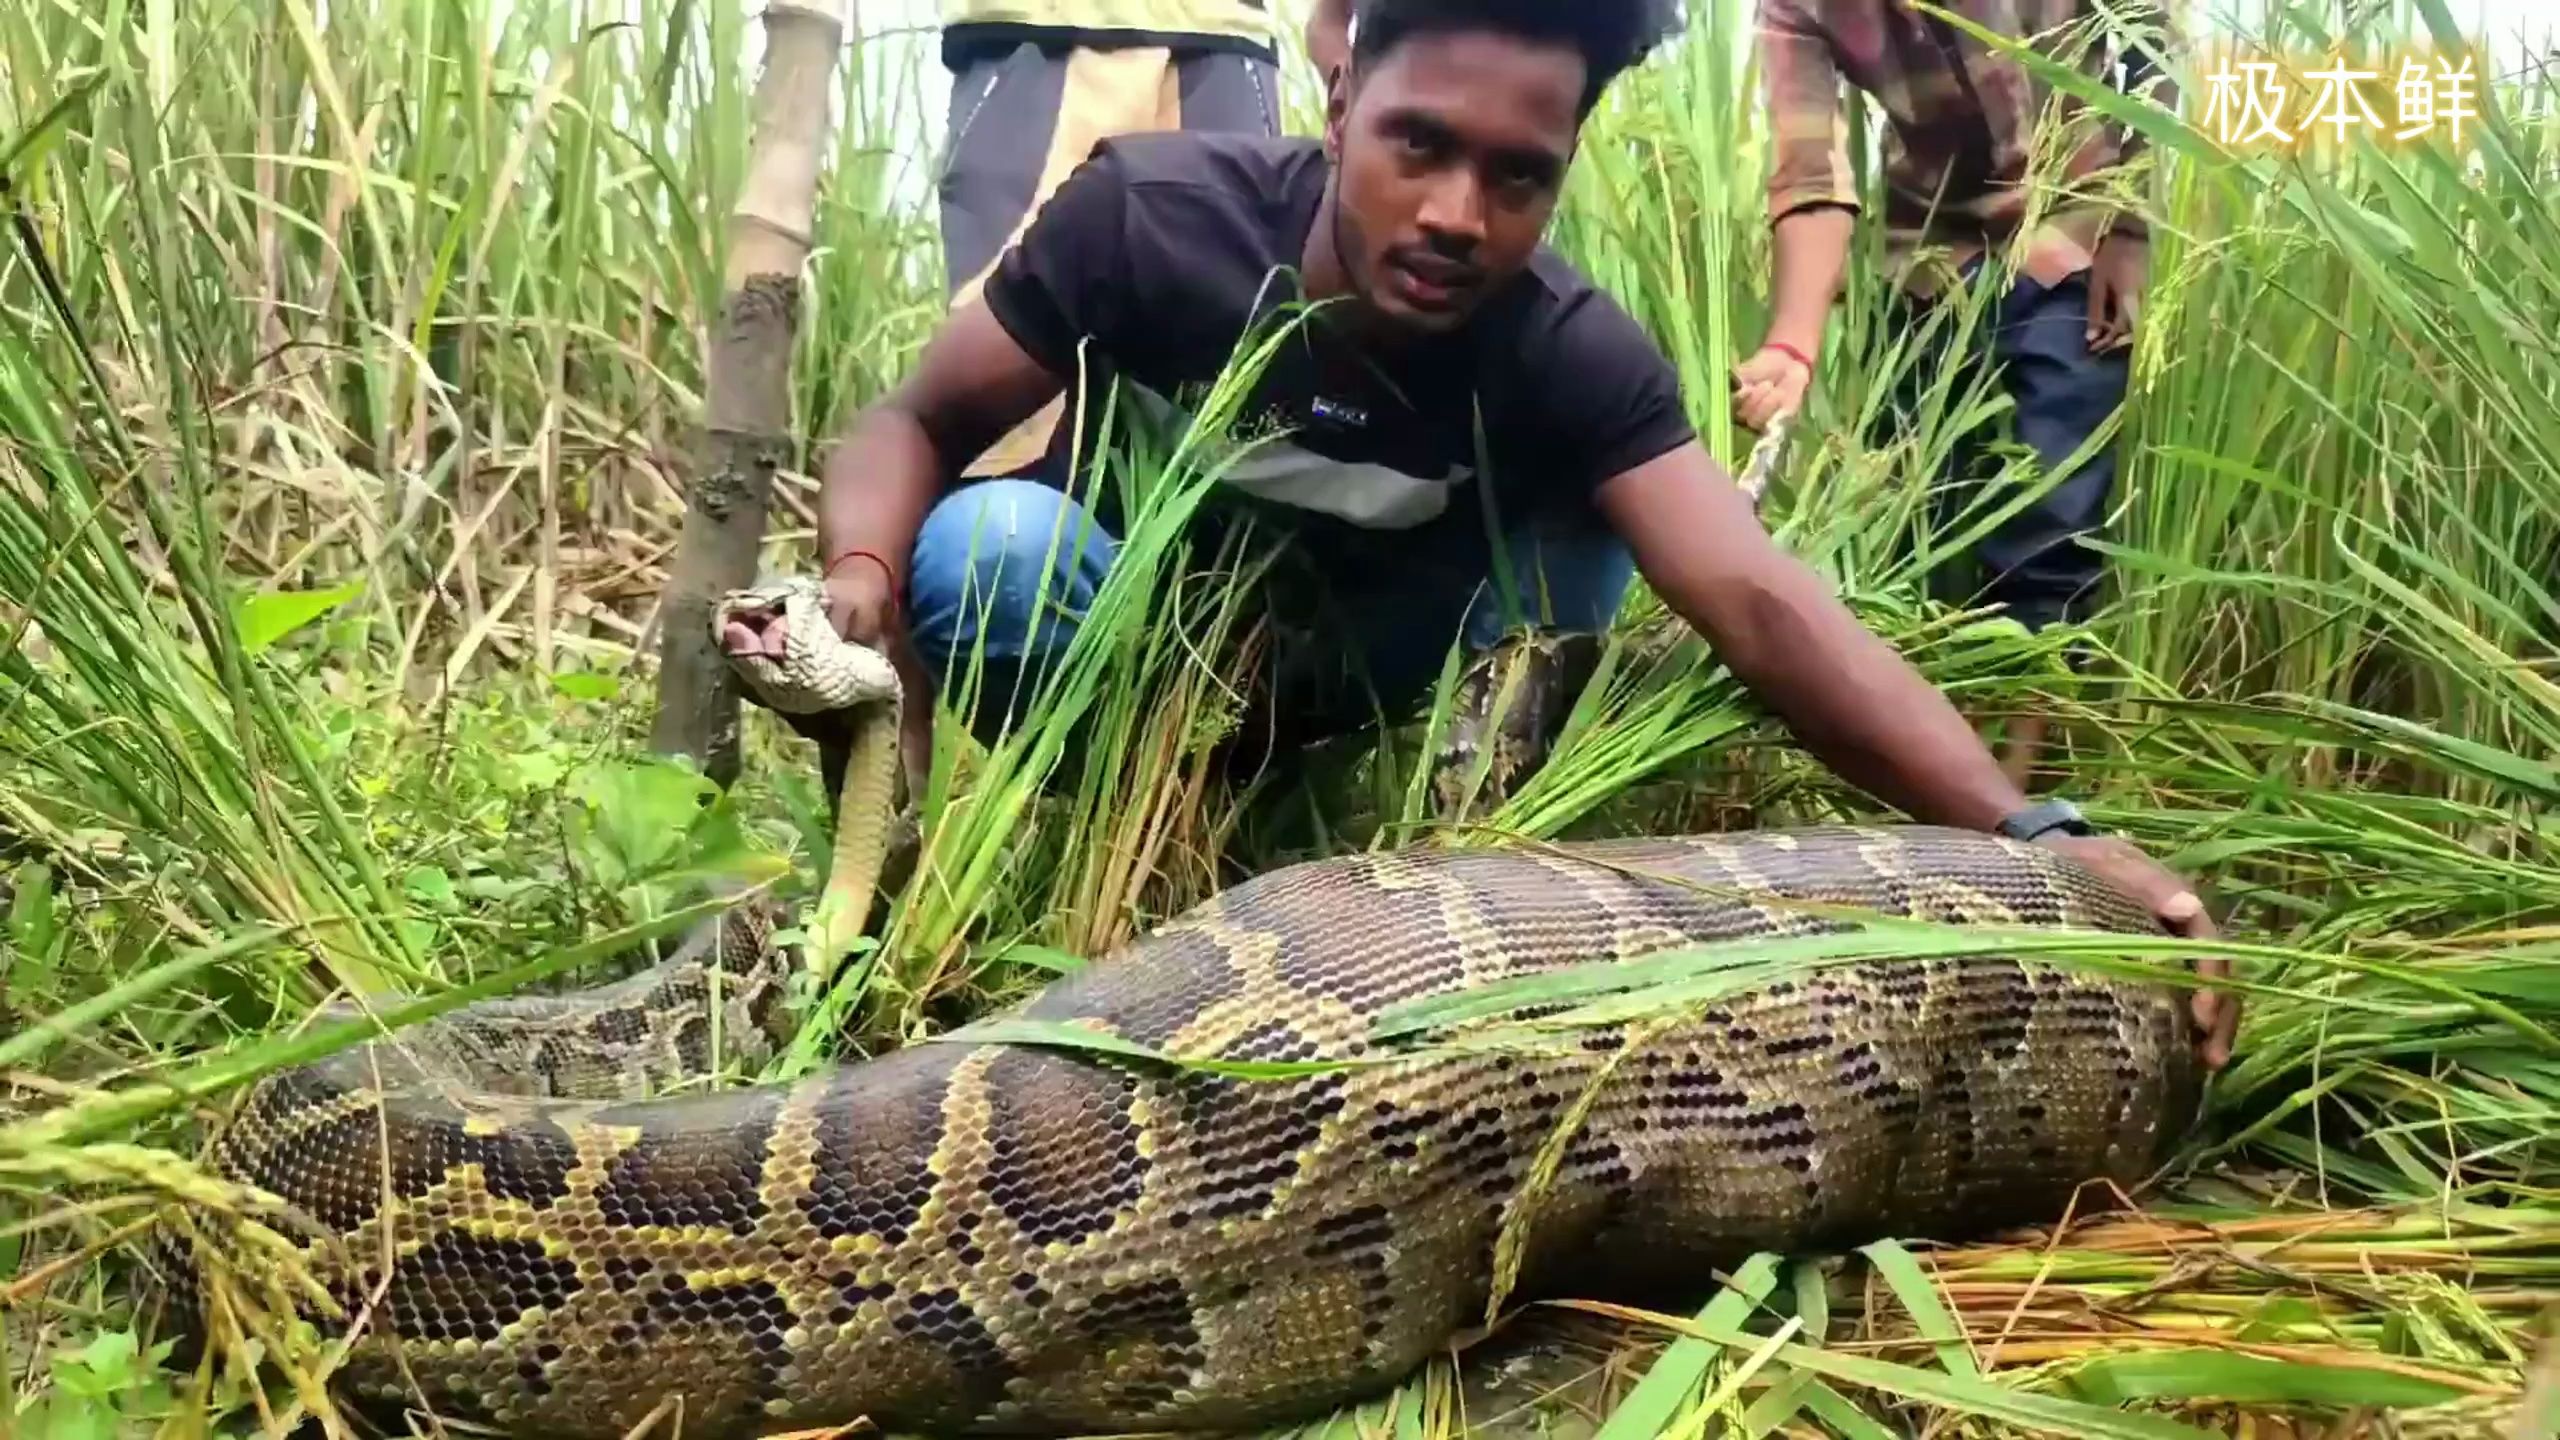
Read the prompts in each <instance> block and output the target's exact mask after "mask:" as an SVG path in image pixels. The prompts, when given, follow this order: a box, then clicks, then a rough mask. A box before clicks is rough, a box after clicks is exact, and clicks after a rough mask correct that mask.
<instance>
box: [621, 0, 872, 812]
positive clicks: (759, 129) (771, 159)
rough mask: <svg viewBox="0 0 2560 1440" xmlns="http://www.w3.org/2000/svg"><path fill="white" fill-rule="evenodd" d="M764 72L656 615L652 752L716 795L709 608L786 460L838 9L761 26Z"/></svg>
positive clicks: (717, 666)
mask: <svg viewBox="0 0 2560 1440" xmlns="http://www.w3.org/2000/svg"><path fill="white" fill-rule="evenodd" d="M764 27H765V56H764V71H763V73H762V75H761V76H759V77H758V80H757V84H756V97H755V130H754V138H753V140H752V141H751V142H750V147H749V151H748V161H747V174H746V180H745V183H744V184H743V185H742V186H741V187H740V189H739V192H738V203H737V205H736V207H735V208H734V209H733V210H732V211H731V212H730V216H729V242H728V252H729V253H728V268H727V274H726V293H725V294H723V296H722V297H721V302H720V316H719V319H718V321H717V323H716V328H715V329H714V330H713V332H712V335H711V337H710V342H709V360H710V364H709V366H708V371H709V374H708V389H709V393H708V395H707V397H706V403H705V407H704V408H705V412H706V413H705V421H704V427H703V434H702V442H701V443H702V447H703V448H702V455H701V461H702V468H701V470H700V472H699V473H698V474H697V475H696V476H695V478H694V481H693V483H692V485H691V486H690V487H689V489H688V493H687V495H686V497H685V517H684V532H683V539H682V541H681V542H680V543H679V545H678V547H677V551H676V562H675V566H674V570H673V572H672V573H671V574H670V575H669V576H668V580H667V590H666V599H665V601H664V603H663V605H662V607H661V609H660V612H659V617H658V618H659V623H660V624H661V625H663V626H664V629H663V630H662V631H661V633H660V635H659V651H658V655H659V681H658V713H657V718H656V722H655V725H654V726H653V728H652V731H651V734H650V743H651V745H652V746H654V747H655V748H656V749H658V750H660V751H662V752H667V753H673V754H683V755H690V756H692V757H694V759H695V760H696V761H697V762H698V763H700V764H701V766H702V768H703V770H704V772H705V773H706V774H708V775H709V776H710V777H711V779H712V780H713V781H714V782H715V783H718V784H722V785H726V784H728V783H729V781H731V780H732V779H734V778H736V776H737V773H738V697H737V692H736V690H735V688H734V686H733V683H732V681H731V679H730V677H729V673H728V668H727V667H726V666H724V665H722V664H721V663H720V656H719V654H718V652H717V650H716V648H715V647H714V646H713V644H712V636H711V629H710V620H711V607H712V606H713V604H714V603H716V602H717V601H718V599H719V597H720V595H721V593H722V592H724V591H727V590H730V589H734V588H736V587H738V586H740V585H743V584H745V583H747V582H748V581H749V580H751V579H753V578H754V574H755V564H756V552H757V549H758V547H759V546H760V545H761V544H762V543H763V539H764V524H765V510H766V507H767V506H768V505H769V504H770V502H771V499H772V495H773V475H774V471H775V470H776V469H778V468H780V467H781V465H782V464H783V463H784V462H785V461H786V460H787V459H788V458H789V455H790V451H791V443H792V441H791V385H790V380H791V349H792V342H793V339H794V337H795V335H796V334H797V332H798V328H799V318H800V267H801V265H802V263H803V262H804V261H805V260H806V259H807V258H808V254H809V244H810V234H811V231H812V230H813V228H814V216H815V211H816V208H817V192H818V166H819V162H820V160H821V159H822V157H823V153H824V147H825V141H826V131H827V110H828V102H829V98H830V97H829V94H828V86H829V84H830V82H831V80H832V78H833V75H834V70H835V62H836V51H837V48H838V46H839V45H840V43H841V41H842V38H843V34H844V19H843V11H842V6H841V3H840V0H827V3H825V4H824V5H822V6H819V5H802V4H797V3H791V0H783V3H777V4H773V5H770V6H768V7H767V8H766V10H765V13H764Z"/></svg>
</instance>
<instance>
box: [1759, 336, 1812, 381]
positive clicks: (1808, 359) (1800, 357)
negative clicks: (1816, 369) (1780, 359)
mask: <svg viewBox="0 0 2560 1440" xmlns="http://www.w3.org/2000/svg"><path fill="white" fill-rule="evenodd" d="M1760 348H1761V349H1763V350H1775V351H1777V352H1778V353H1779V354H1781V355H1784V356H1786V357H1787V358H1788V359H1790V360H1793V361H1794V362H1796V363H1797V364H1799V365H1801V366H1803V367H1804V372H1805V373H1806V374H1808V375H1810V374H1812V373H1813V357H1812V356H1810V355H1807V354H1806V353H1804V352H1803V351H1801V350H1799V349H1797V348H1796V347H1794V346H1793V345H1790V344H1788V343H1787V342H1786V341H1784V340H1763V341H1761V342H1760Z"/></svg>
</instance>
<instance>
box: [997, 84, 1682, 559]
mask: <svg viewBox="0 0 2560 1440" xmlns="http://www.w3.org/2000/svg"><path fill="white" fill-rule="evenodd" d="M1326 172H1327V163H1326V161H1325V158H1324V152H1323V150H1322V149H1321V148H1320V147H1319V146H1318V145H1317V143H1316V142H1314V141H1312V140H1308V139H1301V138H1296V137H1285V138H1281V139H1276V140H1275V139H1265V138H1262V137H1258V136H1243V135H1228V134H1219V133H1206V132H1189V133H1174V132H1166V133H1154V134H1143V135H1129V136H1122V137H1119V138H1117V139H1112V140H1106V141H1104V142H1103V143H1102V144H1100V145H1099V146H1097V147H1096V148H1095V150H1094V151H1093V153H1092V155H1091V156H1090V157H1089V158H1088V159H1087V160H1086V161H1085V162H1084V163H1083V164H1082V165H1081V166H1079V167H1078V168H1077V169H1076V170H1075V172H1074V173H1073V174H1071V175H1069V176H1068V178H1067V179H1066V180H1065V181H1064V182H1063V183H1062V184H1061V185H1060V186H1059V187H1058V189H1057V191H1056V193H1055V194H1054V195H1053V196H1052V197H1051V198H1050V200H1049V203H1048V204H1047V205H1046V206H1045V207H1043V208H1042V210H1041V212H1040V214H1039V216H1038V218H1037V219H1036V220H1035V221H1034V222H1033V223H1032V225H1031V227H1030V229H1029V230H1028V231H1027V232H1026V233H1025V235H1024V236H1023V238H1022V240H1021V242H1020V243H1019V244H1018V245H1016V246H1014V247H1013V248H1012V249H1011V250H1009V251H1008V252H1007V253H1006V254H1005V256H1004V257H1003V259H1002V260H1001V261H1000V262H999V263H998V264H997V266H996V268H995V271H994V273H993V274H992V275H990V276H989V278H988V280H987V283H986V287H985V292H984V293H985V298H986V302H987V305H988V308H989V309H990V310H991V311H992V312H993V314H994V315H995V318H996V319H997V321H998V322H999V323H1000V324H1002V325H1003V326H1004V328H1005V330H1006V331H1007V332H1008V333H1010V334H1011V335H1012V336H1013V338H1014V339H1015V341H1016V342H1018V343H1019V344H1020V345H1021V346H1022V347H1023V348H1024V349H1025V350H1026V351H1028V352H1029V353H1030V354H1031V356H1032V357H1033V358H1034V359H1036V360H1038V361H1039V362H1040V363H1041V364H1043V365H1045V366H1048V367H1050V368H1051V369H1053V370H1055V371H1057V372H1058V373H1061V374H1064V375H1067V376H1069V377H1070V379H1069V384H1068V392H1069V395H1070V396H1071V397H1072V396H1073V395H1075V394H1076V393H1077V388H1078V383H1079V382H1078V381H1077V380H1076V379H1075V378H1074V377H1075V376H1076V375H1077V374H1078V368H1077V367H1078V365H1079V363H1080V362H1081V363H1082V364H1083V366H1084V367H1085V369H1084V375H1085V376H1086V379H1085V381H1084V382H1083V383H1084V384H1085V385H1086V386H1087V387H1089V388H1088V393H1091V394H1095V395H1098V394H1099V393H1100V384H1099V383H1098V382H1101V381H1105V380H1111V379H1116V380H1117V381H1118V382H1119V385H1120V391H1121V395H1120V401H1119V404H1120V405H1121V406H1122V407H1123V409H1124V410H1125V409H1127V408H1129V407H1131V406H1132V405H1133V404H1134V405H1136V406H1137V407H1139V408H1140V409H1142V410H1143V409H1149V408H1153V409H1158V410H1159V411H1163V410H1173V411H1178V412H1182V413H1187V412H1188V411H1189V409H1190V408H1191V406H1192V405H1193V404H1194V403H1196V397H1197V395H1198V394H1199V393H1200V390H1201V389H1202V388H1203V387H1206V386H1208V385H1210V384H1212V383H1214V382H1215V381H1216V380H1217V378H1218V377H1219V375H1220V374H1221V372H1222V371H1223V370H1224V369H1225V368H1226V367H1227V365H1228V363H1229V359H1230V356H1231V355H1232V354H1234V353H1235V352H1236V350H1237V346H1238V342H1239V340H1241V339H1243V338H1245V337H1246V335H1247V332H1248V330H1253V331H1254V333H1255V334H1256V335H1257V336H1260V335H1264V334H1268V333H1270V332H1268V331H1265V330H1261V329H1259V328H1258V326H1259V325H1260V324H1262V323H1271V321H1272V317H1274V316H1275V312H1280V311H1282V310H1283V309H1284V308H1285V307H1287V306H1289V305H1291V304H1293V303H1294V302H1296V301H1297V300H1299V299H1300V293H1299V290H1298V276H1297V271H1298V268H1299V266H1300V264H1301V262H1302V256H1303V254H1304V247H1305V242H1306V236H1307V233H1308V230H1309V227H1310V226H1311V225H1312V224H1313V222H1314V220H1315V215H1316V209H1317V205H1318V202H1319V201H1320V200H1321V198H1322V196H1323V192H1324V186H1325V181H1326ZM1326 322H1327V317H1326V316H1325V315H1324V314H1322V313H1319V314H1317V315H1315V316H1313V317H1311V318H1308V319H1306V320H1304V321H1302V322H1301V323H1300V324H1299V325H1298V327H1297V328H1296V329H1295V330H1294V331H1292V332H1291V333H1290V335H1289V337H1288V339H1287V340H1285V341H1284V342H1283V343H1282V345H1281V346H1280V347H1279V349H1278V351H1277V353H1276V354H1274V355H1273V357H1272V358H1271V359H1270V361H1269V362H1268V363H1267V364H1266V365H1265V367H1264V369H1263V371H1262V373H1261V376H1260V377H1259V380H1258V382H1257V383H1256V385H1255V387H1254V389H1253V391H1252V392H1251V393H1250V394H1249V396H1248V397H1247V400H1246V404H1245V418H1244V422H1243V427H1242V428H1241V429H1240V431H1239V434H1240V435H1243V434H1262V433H1265V426H1266V425H1270V424H1273V423H1276V424H1277V425H1278V426H1279V427H1283V428H1284V430H1285V433H1282V434H1280V435H1279V436H1277V438H1273V439H1268V440H1264V441H1261V442H1260V443H1258V444H1256V445H1255V446H1254V448H1253V449H1252V450H1251V451H1250V452H1248V453H1247V454H1246V455H1245V457H1244V458H1243V459H1242V460H1241V461H1239V462H1238V463H1236V464H1235V465H1234V466H1233V467H1231V468H1230V469H1229V470H1228V471H1227V474H1226V476H1225V484H1226V485H1227V486H1228V487H1229V488H1231V489H1233V490H1237V491H1241V492H1244V493H1245V494H1248V495H1251V496H1254V497H1258V498H1259V499H1260V500H1262V501H1264V502H1268V503H1271V504H1276V505H1279V506H1283V507H1286V508H1287V509H1289V510H1290V511H1292V512H1295V513H1296V514H1297V515H1299V516H1301V517H1305V521H1306V526H1307V527H1311V528H1312V529H1314V530H1315V531H1317V532H1319V533H1321V532H1323V531H1325V530H1328V529H1335V528H1338V527H1348V528H1349V529H1350V530H1353V531H1365V532H1373V533H1374V532H1395V539H1396V540H1397V541H1398V542H1400V543H1405V542H1409V543H1430V542H1431V541H1432V540H1434V539H1440V538H1448V539H1455V538H1456V537H1457V536H1459V535H1471V536H1473V537H1475V540H1476V541H1477V542H1479V543H1480V542H1481V539H1482V537H1483V535H1484V534H1485V525H1484V520H1483V515H1482V512H1481V510H1480V502H1481V498H1482V497H1481V496H1480V495H1479V494H1478V492H1477V491H1476V490H1475V488H1474V486H1473V485H1472V484H1471V482H1472V481H1473V480H1474V479H1475V477H1476V476H1477V473H1478V471H1479V468H1480V467H1479V463H1478V461H1479V456H1481V458H1482V459H1483V460H1484V461H1485V462H1486V463H1487V464H1488V465H1489V466H1490V468H1491V470H1492V473H1493V480H1494V484H1493V488H1492V499H1493V502H1494V504H1495V506H1496V507H1497V513H1498V514H1499V515H1500V517H1501V519H1502V521H1503V522H1504V525H1505V527H1506V528H1507V527H1508V525H1509V524H1510V523H1511V522H1512V521H1514V520H1515V519H1518V518H1520V517H1523V516H1526V515H1528V514H1530V513H1532V512H1535V511H1541V510H1546V509H1549V508H1550V507H1554V506H1568V507H1570V506H1578V505H1588V504H1589V501H1590V497H1591V494H1592V492H1593V491H1594V490H1595V489H1596V488H1597V487H1598V486H1599V485H1600V484H1601V483H1602V482H1603V481H1606V480H1608V479H1609V478H1611V477H1612V476H1615V475H1618V474H1620V473H1622V472H1624V471H1626V470H1629V469H1631V468H1633V467H1635V466H1637V465H1640V464H1643V463H1644V462H1646V461H1648V460H1651V459H1654V458H1655V457H1657V456H1659V455H1661V454H1663V453H1664V452H1666V451H1668V450H1671V449H1672V448H1674V447H1676V446H1678V445H1681V444H1683V443H1685V442H1686V441H1688V440H1689V439H1691V438H1692V437H1693V436H1694V434H1695V431H1694V430H1693V429H1692V427H1691V426H1690V424H1689V421H1688V417H1687V415H1686V413H1685V411H1684V410H1683V408H1682V405H1681V399H1680V388H1679V380H1678V376H1677V375H1676V373H1675V372H1674V371H1673V369H1672V367H1671V365H1670V363H1669V361H1668V360H1666V359H1665V358H1664V356H1663V355H1662V352H1661V351H1660V350H1659V349H1658V348H1657V347H1656V346H1655V345H1654V343H1653V341H1652V339H1651V337H1650V336H1648V335H1647V334H1646V333H1645V332H1644V330H1643V328H1642V327H1640V326H1639V325H1637V324H1636V322H1635V321H1634V319H1633V318H1632V317H1630V316H1629V315H1628V314H1627V313H1626V312H1625V311H1624V310H1622V309H1621V308H1619V306H1618V305H1617V303H1616V302H1615V301H1613V300H1612V299H1611V298H1610V297H1609V296H1608V294H1607V293H1606V292H1604V291H1602V290H1601V289H1599V288H1598V287H1597V286H1595V285H1593V284H1592V283H1591V282H1590V280H1588V279H1587V278H1585V277H1584V276H1583V275H1582V274H1581V273H1580V272H1579V271H1578V270H1576V269H1575V268H1574V267H1573V266H1572V265H1571V264H1569V263H1567V262H1566V261H1565V260H1564V259H1563V258H1562V257H1561V256H1559V255H1557V254H1555V253H1554V252H1553V251H1552V250H1550V249H1547V248H1545V247H1543V246H1542V247H1541V248H1540V249H1539V250H1538V252H1537V254H1536V256H1535V258H1534V260H1533V261H1532V263H1531V264H1530V265H1529V267H1528V268H1527V269H1526V270H1525V271H1523V272H1522V273H1520V274H1518V275H1516V276H1514V277H1513V278H1512V279H1511V280H1510V281H1509V282H1507V283H1506V284H1505V285H1504V286H1503V287H1502V288H1501V289H1500V290H1499V291H1497V292H1495V293H1494V294H1492V295H1489V296H1487V297H1486V298H1485V300H1484V302H1483V303H1482V304H1481V305H1480V306H1479V307H1478V309H1477V310H1476V312H1475V313H1474V314H1472V315H1471V316H1470V317H1469V318H1468V320H1467V323H1466V324H1465V325H1464V326H1463V327H1461V328H1460V329H1458V330H1455V331H1453V332H1450V333H1447V334H1443V335H1435V336H1429V337H1425V338H1423V339H1421V340H1418V341H1414V342H1409V343H1407V344H1404V345H1401V346H1399V347H1397V348H1395V349H1394V350H1392V351H1390V352H1384V353H1381V352H1379V351H1376V350H1374V349H1372V350H1367V351H1362V350H1359V349H1355V348H1354V347H1353V346H1352V345H1351V344H1350V343H1349V342H1348V341H1347V340H1346V339H1345V338H1344V337H1342V336H1340V335H1339V334H1328V333H1327V332H1326ZM1080 344H1081V345H1082V350H1081V355H1080V350H1079V346H1080ZM1087 403H1088V405H1089V407H1090V408H1092V409H1093V410H1095V411H1097V412H1098V411H1099V410H1100V409H1101V408H1102V406H1101V402H1100V401H1099V400H1098V399H1097V400H1089V401H1088V402H1087ZM1479 416H1481V423H1482V425H1483V428H1484V437H1483V445H1482V448H1481V450H1479V447H1478V443H1477V438H1476V426H1477V424H1478V419H1479ZM1087 453H1090V452H1089V451H1088V452H1087ZM1079 488H1082V487H1081V486H1080V487H1079ZM1379 538H1386V537H1384V536H1380V537H1379ZM1462 543H1463V542H1462Z"/></svg>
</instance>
